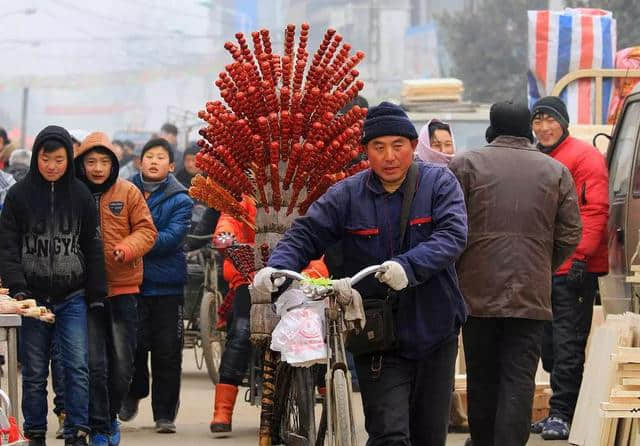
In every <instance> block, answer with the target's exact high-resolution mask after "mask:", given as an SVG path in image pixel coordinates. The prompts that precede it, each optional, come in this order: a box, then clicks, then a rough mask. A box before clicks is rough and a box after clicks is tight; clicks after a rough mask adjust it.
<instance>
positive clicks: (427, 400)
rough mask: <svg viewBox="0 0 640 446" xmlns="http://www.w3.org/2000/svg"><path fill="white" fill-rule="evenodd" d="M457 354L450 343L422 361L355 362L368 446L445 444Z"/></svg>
mask: <svg viewBox="0 0 640 446" xmlns="http://www.w3.org/2000/svg"><path fill="white" fill-rule="evenodd" d="M457 353H458V341H457V339H451V340H449V341H446V342H444V343H443V344H441V345H440V346H439V347H438V348H436V349H435V350H433V351H432V352H430V353H429V354H428V355H427V356H425V357H424V358H422V359H419V360H412V359H406V358H403V357H400V356H398V355H397V354H395V353H393V352H386V353H383V354H382V356H381V357H380V355H377V354H376V355H362V356H357V357H356V358H355V360H356V370H357V371H358V381H359V383H360V392H361V394H362V405H363V407H364V417H365V428H366V430H367V433H368V434H369V440H368V441H367V446H392V445H393V446H445V443H446V441H447V428H448V425H449V411H450V406H451V395H452V392H451V389H452V388H453V385H454V375H455V363H456V355H457ZM378 369H379V370H378ZM377 370H378V371H377Z"/></svg>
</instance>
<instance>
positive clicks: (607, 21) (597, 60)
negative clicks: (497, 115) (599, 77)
mask: <svg viewBox="0 0 640 446" xmlns="http://www.w3.org/2000/svg"><path fill="white" fill-rule="evenodd" d="M528 24H529V26H528V32H529V71H528V98H529V107H531V106H533V104H534V103H535V102H536V101H537V100H538V99H539V98H541V97H543V96H547V95H549V94H551V90H552V89H553V87H554V85H555V84H556V82H557V81H559V80H560V79H561V78H562V77H564V75H566V74H567V73H569V72H571V71H575V70H580V69H586V68H613V66H614V57H615V53H616V21H615V20H614V19H613V17H612V15H611V13H610V12H609V11H604V10H601V9H585V8H579V9H569V8H567V9H565V10H564V11H528ZM612 89H613V86H612V81H611V79H605V81H604V85H603V98H602V110H595V81H593V80H589V79H583V80H579V81H577V82H573V83H571V84H569V86H568V87H567V88H565V89H564V90H563V91H562V93H561V95H560V97H561V98H562V99H563V101H564V102H565V104H566V105H567V109H568V111H569V116H570V118H571V122H572V123H575V124H591V123H594V122H595V116H596V113H600V114H601V116H602V122H607V114H608V110H609V102H610V101H611V94H612Z"/></svg>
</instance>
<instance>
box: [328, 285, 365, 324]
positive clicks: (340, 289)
mask: <svg viewBox="0 0 640 446" xmlns="http://www.w3.org/2000/svg"><path fill="white" fill-rule="evenodd" d="M332 285H333V289H334V291H335V292H336V295H337V300H338V303H339V304H340V306H342V307H343V308H344V322H345V325H346V326H347V330H349V331H351V330H354V329H358V330H363V329H364V326H365V324H366V323H367V318H366V316H365V314H364V306H363V305H362V296H361V295H360V293H359V292H358V290H355V289H353V288H351V279H350V278H348V277H347V278H345V279H340V280H334V281H333V284H332Z"/></svg>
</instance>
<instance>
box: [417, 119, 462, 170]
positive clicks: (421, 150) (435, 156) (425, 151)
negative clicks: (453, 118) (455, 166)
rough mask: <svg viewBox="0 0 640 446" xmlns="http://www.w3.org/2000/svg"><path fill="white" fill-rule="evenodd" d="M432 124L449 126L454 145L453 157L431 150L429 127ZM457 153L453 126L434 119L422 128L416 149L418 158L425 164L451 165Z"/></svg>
mask: <svg viewBox="0 0 640 446" xmlns="http://www.w3.org/2000/svg"><path fill="white" fill-rule="evenodd" d="M432 122H440V123H442V124H446V125H448V126H449V133H450V134H451V142H452V143H453V155H447V154H446V153H442V152H438V151H437V150H434V149H432V148H431V135H429V125H431V123H432ZM455 152H456V141H455V139H454V138H453V130H452V129H451V126H450V125H449V124H447V123H446V122H443V121H440V120H439V119H432V120H430V121H429V122H427V123H426V124H425V125H424V126H423V127H422V129H421V130H420V135H419V136H418V147H416V156H417V157H418V158H419V159H420V160H422V161H424V162H425V163H435V164H449V162H450V161H451V159H452V158H453V157H454V156H455Z"/></svg>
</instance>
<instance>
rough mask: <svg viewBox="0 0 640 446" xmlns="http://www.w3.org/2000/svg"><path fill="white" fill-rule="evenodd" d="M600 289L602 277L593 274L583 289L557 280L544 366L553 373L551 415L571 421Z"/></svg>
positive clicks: (564, 279) (554, 282) (547, 333)
mask: <svg viewBox="0 0 640 446" xmlns="http://www.w3.org/2000/svg"><path fill="white" fill-rule="evenodd" d="M597 289H598V276H597V275H596V274H593V273H589V274H587V277H586V279H585V281H584V283H583V285H582V287H581V288H579V289H576V288H572V287H570V286H569V285H567V281H566V277H565V276H556V277H554V278H553V287H552V295H551V302H552V305H553V323H551V322H549V323H547V324H546V326H545V332H544V340H543V344H542V365H543V367H544V369H545V370H546V371H547V372H549V373H550V374H551V390H553V395H552V396H551V401H550V407H551V408H550V410H549V414H550V415H551V416H553V417H558V418H562V419H563V420H565V421H569V422H570V421H571V420H572V419H573V412H574V411H575V409H576V402H577V400H578V393H579V392H580V385H581V384H582V372H583V371H584V360H585V348H586V346H587V339H588V337H589V331H590V330H591V319H592V317H593V301H594V298H595V295H596V292H597Z"/></svg>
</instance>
